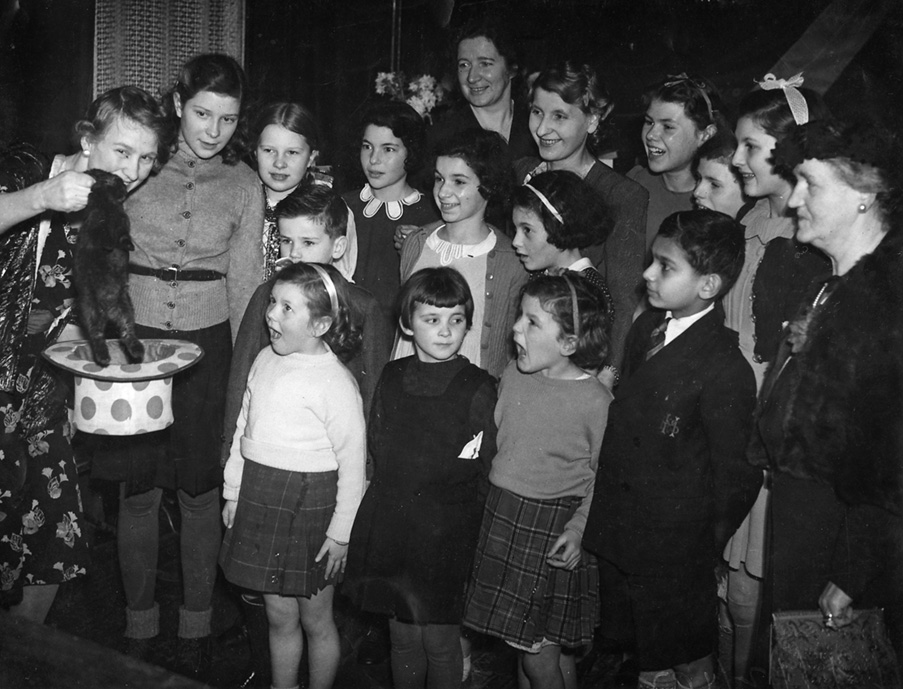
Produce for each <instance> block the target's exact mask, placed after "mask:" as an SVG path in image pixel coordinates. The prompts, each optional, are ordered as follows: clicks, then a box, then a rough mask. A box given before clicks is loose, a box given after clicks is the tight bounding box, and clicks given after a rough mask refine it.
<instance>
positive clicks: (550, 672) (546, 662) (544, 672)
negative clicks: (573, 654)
mask: <svg viewBox="0 0 903 689" xmlns="http://www.w3.org/2000/svg"><path fill="white" fill-rule="evenodd" d="M560 655H561V646H558V645H556V644H550V645H548V646H543V647H542V649H541V650H540V651H539V653H521V654H520V657H521V664H522V665H523V668H524V674H525V675H526V676H527V679H528V680H529V682H530V689H564V677H563V676H562V674H561V668H560V667H559V665H558V663H559V656H560Z"/></svg>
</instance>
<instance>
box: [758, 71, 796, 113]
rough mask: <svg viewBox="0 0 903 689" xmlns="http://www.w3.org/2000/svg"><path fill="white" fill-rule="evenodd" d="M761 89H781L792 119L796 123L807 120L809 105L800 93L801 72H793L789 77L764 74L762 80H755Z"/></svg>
mask: <svg viewBox="0 0 903 689" xmlns="http://www.w3.org/2000/svg"><path fill="white" fill-rule="evenodd" d="M756 83H758V84H759V88H760V89H762V90H763V91H774V90H776V89H781V90H782V91H783V92H784V97H785V98H786V99H787V105H789V106H790V113H791V114H792V115H793V121H794V122H796V123H797V124H798V125H800V124H806V123H807V122H809V105H808V103H806V97H805V96H804V95H803V94H802V93H800V91H799V87H800V86H802V85H803V73H802V72H800V73H799V74H794V75H793V76H792V77H790V78H789V79H778V78H777V77H776V76H775V75H774V74H766V75H765V78H764V79H762V81H759V82H756Z"/></svg>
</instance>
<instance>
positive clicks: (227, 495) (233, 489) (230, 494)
mask: <svg viewBox="0 0 903 689" xmlns="http://www.w3.org/2000/svg"><path fill="white" fill-rule="evenodd" d="M240 490H241V486H230V485H228V484H226V485H224V486H223V499H224V500H238V493H239V491H240Z"/></svg>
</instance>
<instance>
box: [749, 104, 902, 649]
mask: <svg viewBox="0 0 903 689" xmlns="http://www.w3.org/2000/svg"><path fill="white" fill-rule="evenodd" d="M775 160H776V163H777V164H778V165H782V166H784V167H786V168H787V169H790V170H793V172H794V175H795V176H796V180H797V181H796V185H795V187H794V189H793V193H792V195H791V197H790V200H789V205H790V207H791V208H794V209H795V210H796V213H797V218H798V227H797V231H796V237H797V239H798V240H799V241H800V242H803V243H805V244H809V245H811V246H814V247H816V248H818V249H820V250H821V251H822V252H824V253H825V255H827V256H828V258H829V259H830V261H831V267H832V270H833V276H832V277H829V278H827V279H825V280H819V281H816V282H815V283H813V284H812V286H811V289H810V292H809V295H808V297H807V299H806V300H805V301H804V302H803V303H802V305H801V310H800V311H799V313H798V314H797V316H796V317H795V318H794V319H793V320H792V322H791V323H790V325H789V326H788V327H787V328H786V329H785V331H784V337H783V338H782V341H781V343H780V350H779V351H778V354H777V357H776V359H775V360H774V362H773V364H772V366H771V367H770V369H769V373H768V376H767V377H766V379H765V384H764V386H763V388H762V394H761V396H760V401H759V408H758V411H757V415H756V422H755V431H754V437H753V442H752V445H751V448H750V458H751V461H752V462H753V463H754V464H756V465H759V466H763V467H765V466H767V467H769V468H770V469H771V473H772V476H773V484H772V485H773V487H772V504H771V524H772V528H771V529H770V531H771V533H772V536H773V539H772V544H771V546H772V547H771V567H770V568H769V569H770V571H769V580H768V584H767V585H768V586H769V587H770V588H771V592H772V595H771V600H772V603H773V608H774V610H791V609H811V608H812V607H813V606H814V605H816V604H818V606H819V608H820V609H821V611H822V613H823V614H824V616H825V624H826V625H827V626H829V627H835V628H836V627H842V626H844V625H846V624H848V623H849V622H851V621H852V618H853V605H854V604H855V605H856V606H857V607H868V606H875V605H878V606H883V607H884V608H885V613H886V615H887V622H888V630H889V632H890V635H891V639H892V641H893V643H894V648H895V650H896V653H897V654H898V657H900V653H901V652H903V633H901V630H903V624H901V623H903V618H901V611H903V605H901V603H903V590H901V589H903V586H901V583H903V566H901V565H903V556H901V555H903V520H901V514H903V493H901V486H903V482H901V474H903V470H901V464H900V458H901V457H903V398H901V394H900V391H901V389H903V260H901V256H903V234H901V223H903V187H901V182H900V176H899V160H900V147H899V143H898V141H897V140H896V139H895V137H893V136H892V135H891V134H890V133H889V132H886V131H881V130H879V129H878V128H876V127H874V126H871V125H866V124H862V123H860V124H845V123H841V122H834V121H829V120H821V121H814V122H811V123H809V124H806V125H802V126H799V127H798V128H797V129H796V131H795V132H794V133H793V134H792V135H791V136H790V137H788V138H787V139H785V140H784V141H782V142H780V143H778V144H777V147H776V149H775Z"/></svg>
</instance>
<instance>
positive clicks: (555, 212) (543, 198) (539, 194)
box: [524, 184, 564, 225]
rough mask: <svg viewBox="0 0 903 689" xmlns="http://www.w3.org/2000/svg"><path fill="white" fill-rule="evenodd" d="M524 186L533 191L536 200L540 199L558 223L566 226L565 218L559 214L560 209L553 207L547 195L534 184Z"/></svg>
mask: <svg viewBox="0 0 903 689" xmlns="http://www.w3.org/2000/svg"><path fill="white" fill-rule="evenodd" d="M524 186H525V187H527V189H529V190H530V191H532V192H533V193H534V194H536V198H538V199H539V200H540V201H541V202H542V205H543V206H545V207H546V210H547V211H549V213H551V214H552V216H553V217H554V218H555V219H556V220H557V221H558V222H560V223H561V224H562V225H564V218H562V217H561V213H559V212H558V209H557V208H555V206H553V205H552V202H551V201H549V199H547V198H546V195H545V194H543V193H542V192H541V191H540V190H539V189H537V188H536V187H534V186H533V185H532V184H524Z"/></svg>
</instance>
